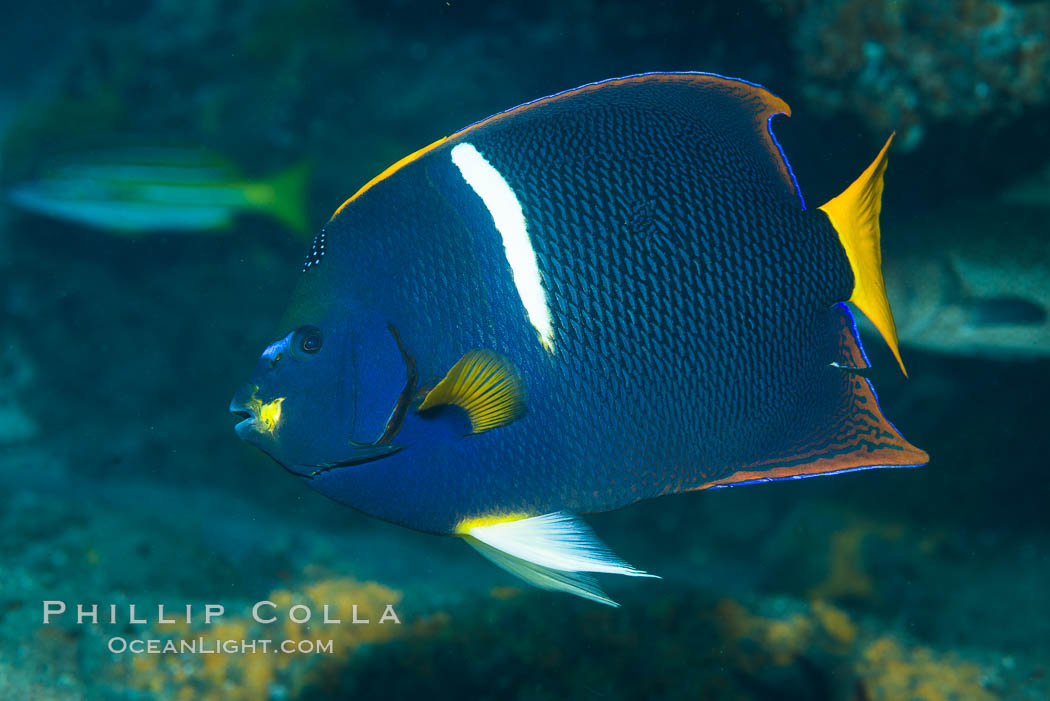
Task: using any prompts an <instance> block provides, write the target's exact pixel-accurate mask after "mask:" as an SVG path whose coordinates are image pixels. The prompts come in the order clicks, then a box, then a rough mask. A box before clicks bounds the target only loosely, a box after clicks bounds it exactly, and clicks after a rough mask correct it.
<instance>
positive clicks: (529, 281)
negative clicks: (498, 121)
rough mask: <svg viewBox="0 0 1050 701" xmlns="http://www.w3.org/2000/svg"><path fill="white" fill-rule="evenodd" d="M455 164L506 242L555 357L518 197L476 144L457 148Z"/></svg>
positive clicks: (528, 308) (529, 311) (524, 298)
mask: <svg viewBox="0 0 1050 701" xmlns="http://www.w3.org/2000/svg"><path fill="white" fill-rule="evenodd" d="M452 162H453V163H455V164H456V167H457V168H459V172H460V174H461V175H462V176H463V179H464V180H466V181H467V184H468V185H470V187H471V188H473V190H474V192H476V193H477V194H478V197H480V198H481V201H482V202H484V203H485V207H486V208H488V210H489V214H491V215H492V221H493V223H495V225H496V230H497V231H499V233H500V236H501V237H502V238H503V251H504V253H505V254H506V255H507V262H508V263H510V271H511V276H512V277H513V279H514V286H515V287H516V288H517V290H518V297H520V298H521V303H522V305H524V307H525V314H526V315H527V316H528V318H529V322H530V323H531V324H532V326H533V327H534V328H535V329H536V331H537V332H538V333H539V335H540V342H541V343H542V344H543V347H544V348H546V349H547V351H548V352H550V353H553V352H554V327H553V326H552V325H551V315H550V308H549V306H548V305H547V293H546V292H545V291H544V289H543V285H542V282H541V278H540V267H539V263H538V261H537V260H536V251H535V250H534V249H533V248H532V241H530V240H529V233H528V229H527V226H528V225H527V223H526V221H525V213H524V212H523V211H522V209H521V203H520V202H519V201H518V197H517V195H515V194H514V190H512V189H511V187H510V185H509V184H508V183H507V181H506V180H505V179H504V178H503V176H502V175H500V172H499V171H498V170H496V169H495V168H493V167H492V164H491V163H489V162H488V161H487V160H485V157H484V156H482V155H481V153H480V152H479V151H478V150H477V149H476V148H474V145H473V144H468V143H463V144H459V145H458V146H456V147H455V148H453V149H452Z"/></svg>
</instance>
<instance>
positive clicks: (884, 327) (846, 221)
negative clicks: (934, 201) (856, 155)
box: [820, 134, 908, 377]
mask: <svg viewBox="0 0 1050 701" xmlns="http://www.w3.org/2000/svg"><path fill="white" fill-rule="evenodd" d="M893 137H894V134H890V138H889V139H887V140H886V145H885V146H883V147H882V150H881V151H879V155H878V156H876V157H875V160H874V161H872V163H871V165H869V166H868V167H867V169H866V170H865V171H864V172H863V173H861V174H860V177H859V178H857V179H856V180H855V181H854V182H853V184H852V185H850V186H849V187H848V188H846V189H845V191H843V193H842V194H841V195H839V196H838V197H835V198H834V199H832V200H830V201H829V202H827V203H826V204H824V205H822V206H821V207H820V209H821V210H822V211H823V212H824V213H825V214H827V215H828V219H830V220H831V225H832V226H833V227H834V228H835V231H836V232H838V235H839V241H841V242H842V247H843V248H844V249H846V257H847V258H849V264H850V268H852V269H853V279H854V284H853V295H852V296H851V297H850V298H849V301H850V302H853V304H855V305H857V308H858V309H860V310H861V311H862V312H864V316H866V317H868V320H869V321H871V323H872V324H873V325H874V326H875V328H877V329H878V330H879V333H880V334H882V338H883V339H884V340H885V341H886V345H888V346H889V347H890V350H891V351H893V355H894V357H896V358H897V362H898V363H899V364H900V366H901V372H903V373H904V375H905V377H907V375H908V371H907V370H905V369H904V361H903V360H901V353H900V348H899V347H898V344H897V325H896V324H895V323H894V322H893V312H892V311H891V310H890V301H889V298H888V297H887V296H886V283H885V282H884V281H883V279H882V249H881V247H880V240H881V236H882V234H881V232H880V230H879V212H880V211H881V210H882V176H883V173H885V172H886V160H887V153H888V152H889V148H890V144H891V143H893Z"/></svg>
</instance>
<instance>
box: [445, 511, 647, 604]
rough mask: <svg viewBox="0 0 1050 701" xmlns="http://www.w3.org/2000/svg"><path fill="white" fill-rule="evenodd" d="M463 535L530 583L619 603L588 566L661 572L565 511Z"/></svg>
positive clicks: (623, 572)
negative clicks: (625, 556) (633, 560)
mask: <svg viewBox="0 0 1050 701" xmlns="http://www.w3.org/2000/svg"><path fill="white" fill-rule="evenodd" d="M463 537H464V539H465V540H466V541H467V542H468V543H470V545H471V546H473V547H474V548H476V549H477V550H478V552H480V553H481V554H482V555H484V556H485V557H487V558H488V559H489V560H491V561H492V562H494V563H495V564H497V565H499V566H500V567H502V568H503V569H505V570H507V571H508V572H510V573H511V574H513V575H515V576H517V577H520V578H522V579H524V580H525V581H526V582H528V583H529V584H532V585H535V586H537V587H540V588H541V589H549V590H553V591H564V592H568V593H570V594H575V595H576V596H581V597H583V598H585V599H590V600H591V601H597V602H599V603H603V604H608V605H610V606H617V605H618V604H617V603H616V602H615V601H613V600H612V599H610V598H609V597H607V596H606V595H605V592H603V591H602V590H601V588H600V587H599V586H598V584H597V583H596V582H595V581H594V579H593V578H591V577H590V576H588V575H587V574H585V573H587V572H601V573H605V574H621V575H625V576H628V577H656V575H652V574H649V573H647V572H643V571H642V570H639V569H636V568H634V567H632V566H631V565H629V564H627V563H626V562H624V561H623V560H621V559H620V558H619V557H617V556H616V555H615V554H614V553H613V552H612V551H611V550H609V548H608V547H606V545H605V544H604V543H602V542H601V541H600V540H598V537H597V536H595V535H594V532H593V531H591V529H590V528H589V527H588V526H587V524H585V523H584V522H583V521H581V520H579V519H578V518H576V517H574V516H572V515H571V514H567V513H564V512H556V513H551V514H544V515H543V516H534V517H532V518H524V519H520V520H518V521H508V522H506V523H497V524H494V525H490V526H476V527H474V528H471V529H470V530H469V531H467V532H466V533H464V534H463Z"/></svg>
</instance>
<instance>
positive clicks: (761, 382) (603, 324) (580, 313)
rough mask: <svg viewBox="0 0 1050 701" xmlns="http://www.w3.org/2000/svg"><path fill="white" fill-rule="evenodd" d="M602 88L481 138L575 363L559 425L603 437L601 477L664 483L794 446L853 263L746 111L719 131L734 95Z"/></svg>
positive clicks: (810, 417)
mask: <svg viewBox="0 0 1050 701" xmlns="http://www.w3.org/2000/svg"><path fill="white" fill-rule="evenodd" d="M607 97H608V96H604V95H602V96H601V99H595V100H593V101H591V102H589V103H583V104H581V101H575V102H574V103H573V104H572V109H571V110H570V109H565V110H560V109H557V108H552V109H550V110H548V111H546V112H541V111H539V110H537V111H536V113H535V114H533V115H530V116H531V117H532V118H531V119H529V120H522V121H520V122H515V123H513V124H506V125H501V124H496V125H495V126H494V127H493V128H492V130H491V132H484V133H480V134H477V135H474V136H473V138H472V139H471V143H473V144H474V145H475V146H476V147H477V148H478V149H479V150H480V151H481V153H483V154H485V156H486V158H488V159H489V160H490V162H491V163H492V164H493V165H494V167H495V168H496V169H497V170H498V171H499V172H500V173H502V174H503V175H504V177H505V178H506V179H507V180H508V182H509V184H510V185H511V187H512V189H513V190H514V191H515V192H516V193H517V194H518V196H519V198H520V199H521V201H522V203H523V206H524V209H525V213H526V219H527V222H528V226H529V232H530V236H531V238H532V242H533V245H534V247H535V248H536V251H537V255H538V257H539V260H540V268H541V271H542V274H543V279H544V281H545V284H546V286H547V289H548V292H549V296H550V302H551V306H552V310H553V319H554V324H555V338H556V339H557V341H556V343H557V348H558V350H557V359H558V361H559V363H560V365H561V367H564V368H565V369H566V370H568V371H567V372H563V373H559V377H558V383H559V385H560V386H563V387H568V388H571V389H569V390H567V391H565V392H563V393H562V396H563V397H564V398H565V399H564V403H565V404H566V409H567V411H566V412H565V416H563V417H561V418H562V423H561V425H563V426H566V427H567V428H569V429H570V430H571V431H572V432H573V433H574V434H576V435H588V434H590V435H593V437H594V439H595V440H593V441H590V440H589V441H587V445H588V446H589V449H590V451H591V456H590V458H589V460H590V461H592V462H596V463H600V465H595V466H594V467H592V468H591V469H589V470H586V471H587V472H588V473H590V474H591V476H592V477H594V479H591V480H590V483H591V484H596V485H603V484H613V483H615V478H616V477H622V476H623V475H624V474H628V475H630V479H631V481H632V483H638V481H639V480H640V483H641V484H642V485H645V489H646V491H647V492H654V491H655V492H659V491H663V490H670V489H677V488H682V487H684V486H688V485H693V484H698V483H700V482H702V481H705V480H707V479H709V478H711V477H712V476H720V475H721V473H722V471H724V470H726V469H731V468H734V467H737V466H741V465H746V464H748V463H749V462H751V461H755V460H758V459H761V458H762V457H764V456H766V455H768V454H769V453H770V451H774V450H783V449H784V448H785V446H782V445H775V444H776V443H778V442H782V437H783V436H790V435H792V433H793V429H795V428H796V426H794V425H793V424H798V423H801V422H805V421H816V420H819V417H818V416H816V415H815V412H814V413H812V414H807V412H806V407H805V406H801V407H799V406H798V401H796V399H797V398H798V397H805V396H813V397H814V399H822V397H820V396H819V394H820V393H819V392H814V391H813V390H812V388H811V386H812V385H813V384H815V383H817V382H818V378H821V377H822V376H823V375H824V373H823V370H824V368H825V367H826V366H827V364H828V363H829V362H831V360H832V359H833V358H834V356H833V355H832V354H831V353H832V350H831V346H830V345H829V344H830V338H832V336H831V334H832V333H833V327H832V326H831V325H830V322H829V319H830V317H829V314H828V309H829V308H830V307H831V306H832V305H833V304H834V303H835V302H837V301H841V300H843V299H845V298H847V297H848V296H849V293H850V289H851V286H852V275H851V273H850V271H849V267H848V262H847V261H846V258H845V255H844V253H843V251H842V249H841V246H840V245H839V244H838V242H837V238H836V236H835V234H834V232H833V231H832V230H831V229H830V227H829V226H827V225H826V224H825V223H824V222H822V221H821V219H820V218H821V217H822V214H820V213H819V212H818V213H815V214H814V213H806V212H804V211H803V210H802V209H801V207H800V205H799V203H798V200H797V198H796V197H795V196H794V193H793V192H792V191H791V190H790V189H789V188H788V187H787V185H786V184H785V182H784V181H783V180H782V179H781V178H780V176H779V173H778V169H777V163H776V162H775V160H774V158H776V157H778V155H779V154H774V153H770V151H769V149H768V146H767V145H766V144H764V143H763V142H762V140H761V138H760V136H761V135H758V134H755V133H754V131H753V129H754V122H753V121H751V120H746V119H741V120H739V121H738V122H737V125H738V128H737V129H735V130H734V129H726V127H725V120H723V119H705V116H706V115H705V110H706V111H709V110H712V109H719V108H725V107H726V105H725V104H719V101H718V100H712V99H711V96H710V95H707V96H702V98H703V99H697V100H695V102H693V101H692V100H694V98H696V97H697V96H696V95H692V94H688V93H687V94H685V95H684V96H683V95H681V94H678V91H677V90H676V89H675V88H673V87H671V88H668V89H664V90H662V91H659V90H658V91H653V90H640V91H631V90H625V91H622V94H620V95H619V96H617V97H618V101H617V103H616V104H615V105H614V106H610V105H609V104H608V102H607V101H606V98H607ZM683 98H684V99H683ZM675 99H682V100H683V102H682V104H675V103H674V100H675ZM730 99H731V98H730ZM669 105H670V106H669ZM737 107H738V105H737V104H736V103H735V101H734V104H733V108H737ZM596 370H597V372H596ZM789 407H790V408H792V411H791V412H789V411H788V409H789ZM573 417H579V418H573ZM585 424H586V425H585ZM598 427H600V428H598ZM610 435H611V436H615V438H613V439H611V440H610ZM603 444H605V445H609V446H610V447H611V448H612V450H609V451H607V452H606V454H604V455H603V454H602V452H603V451H602V450H601V448H595V446H596V445H597V446H600V445H603ZM654 446H655V448H654ZM625 458H626V460H631V461H632V464H630V465H627V464H625V462H626V460H625ZM582 459H583V460H588V458H587V457H582ZM596 470H597V471H600V474H597V475H595V474H594V472H595V471H596ZM621 481H622V480H621ZM610 496H612V495H602V498H603V499H604V498H608V497H610Z"/></svg>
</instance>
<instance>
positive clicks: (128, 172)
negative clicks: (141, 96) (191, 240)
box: [7, 147, 309, 234]
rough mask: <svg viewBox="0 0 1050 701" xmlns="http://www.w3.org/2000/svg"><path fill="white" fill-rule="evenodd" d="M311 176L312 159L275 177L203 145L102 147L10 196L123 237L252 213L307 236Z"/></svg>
mask: <svg viewBox="0 0 1050 701" xmlns="http://www.w3.org/2000/svg"><path fill="white" fill-rule="evenodd" d="M308 177H309V168H308V166H307V164H306V163H300V164H297V165H295V166H292V167H291V168H289V169H287V170H285V171H283V172H279V173H277V174H276V175H273V176H270V177H267V178H260V179H256V178H251V177H246V176H245V175H244V174H243V173H241V172H240V171H239V170H238V169H237V167H236V166H235V165H234V164H233V163H231V162H230V161H228V160H226V159H224V158H223V157H222V156H220V155H218V154H216V153H213V152H211V151H208V150H206V149H199V148H198V149H194V148H187V149H181V148H172V147H150V148H136V149H118V150H110V151H101V150H99V151H87V152H84V153H80V154H76V155H70V156H64V157H61V158H58V159H53V160H50V161H49V162H47V164H46V165H45V166H44V167H43V168H42V169H41V170H40V174H39V175H38V176H37V177H34V178H31V179H28V180H25V181H22V182H18V183H16V184H14V185H13V186H12V187H11V188H10V189H9V190H8V192H7V201H8V202H9V203H11V204H12V205H14V206H15V207H17V208H19V209H22V210H25V211H28V212H33V213H35V214H39V215H43V216H46V217H53V218H55V219H62V220H64V221H69V222H74V223H76V224H81V225H84V226H89V227H92V228H95V229H99V230H103V231H110V232H114V233H120V234H144V233H149V232H155V231H169V232H171V231H182V232H207V231H218V230H223V229H227V228H229V227H230V226H231V225H232V223H233V221H234V219H235V218H236V217H237V216H238V215H239V214H242V213H246V212H254V213H260V214H263V215H264V216H268V217H272V218H274V219H276V220H278V221H280V222H281V223H282V224H284V225H286V226H287V227H289V228H290V229H292V230H294V231H296V232H297V233H301V234H306V233H307V232H308V229H309V227H308V223H307V215H306V194H307V184H308Z"/></svg>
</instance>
